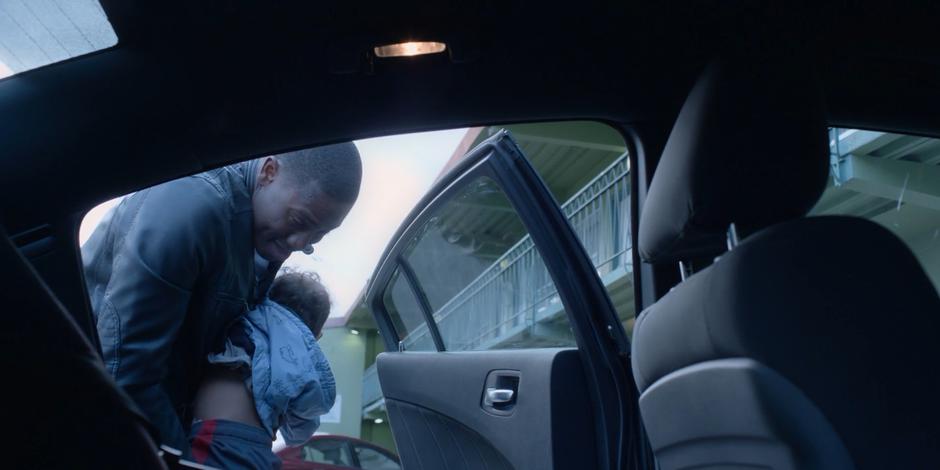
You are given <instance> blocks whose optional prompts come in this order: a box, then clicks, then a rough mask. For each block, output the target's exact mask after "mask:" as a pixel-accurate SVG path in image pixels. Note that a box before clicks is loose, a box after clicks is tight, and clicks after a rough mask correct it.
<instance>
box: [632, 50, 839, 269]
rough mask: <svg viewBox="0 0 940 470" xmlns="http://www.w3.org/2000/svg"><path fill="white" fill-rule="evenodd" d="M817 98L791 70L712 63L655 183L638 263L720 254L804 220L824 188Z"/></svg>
mask: <svg viewBox="0 0 940 470" xmlns="http://www.w3.org/2000/svg"><path fill="white" fill-rule="evenodd" d="M828 153H829V147H828V143H827V128H826V119H825V114H824V111H823V105H822V99H821V93H820V91H819V89H818V84H817V82H816V81H815V79H814V76H813V74H812V72H811V71H810V68H809V67H807V66H806V64H802V63H799V62H796V61H793V60H777V59H774V60H770V59H764V58H762V59H760V60H740V59H735V60H727V59H723V60H717V61H715V62H713V63H712V64H710V65H709V66H708V67H707V68H706V69H705V71H704V72H703V73H702V75H701V77H699V79H698V81H697V82H696V84H695V86H694V87H693V88H692V91H691V92H690V93H689V96H688V98H686V101H685V104H684V105H683V106H682V109H681V111H680V112H679V117H678V118H677V119H676V123H675V125H674V126H673V128H672V132H671V133H670V135H669V140H668V141H667V142H666V146H665V148H664V150H663V154H662V158H661V159H660V161H659V164H658V166H657V168H656V172H655V174H654V175H653V181H652V183H651V184H650V189H649V193H648V195H647V199H646V202H645V204H644V206H643V212H642V216H641V218H640V227H639V235H638V238H639V243H638V245H639V250H640V256H641V257H642V258H643V259H644V260H645V261H647V262H651V263H661V262H675V261H681V260H691V259H700V258H705V257H711V256H714V255H717V254H720V253H721V252H722V251H724V248H725V246H726V233H727V230H728V226H729V225H730V224H731V223H734V224H735V226H736V228H737V229H738V231H739V233H742V234H747V233H750V232H753V231H755V230H758V229H760V228H763V227H766V226H769V225H772V224H775V223H778V222H782V221H784V220H788V219H792V218H795V217H800V216H802V215H805V214H806V212H807V211H809V209H811V208H812V206H813V204H814V203H815V202H816V200H817V199H818V198H819V196H820V194H822V191H823V190H824V189H825V186H826V179H827V176H828V172H829V159H828Z"/></svg>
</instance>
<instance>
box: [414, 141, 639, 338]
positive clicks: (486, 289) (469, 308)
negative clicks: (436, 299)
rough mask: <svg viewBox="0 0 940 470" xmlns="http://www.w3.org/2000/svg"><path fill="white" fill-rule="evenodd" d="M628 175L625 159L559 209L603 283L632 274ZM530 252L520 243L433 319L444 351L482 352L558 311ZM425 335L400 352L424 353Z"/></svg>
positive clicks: (527, 243)
mask: <svg viewBox="0 0 940 470" xmlns="http://www.w3.org/2000/svg"><path fill="white" fill-rule="evenodd" d="M629 171H630V161H629V159H628V158H627V154H623V155H621V156H620V157H619V158H618V159H617V160H616V161H614V163H612V164H611V165H610V166H608V167H607V168H606V169H605V170H604V171H602V172H601V173H600V174H599V175H598V176H597V177H596V178H594V179H593V180H592V181H591V182H590V183H588V184H587V185H585V187H584V188H582V189H581V191H579V192H578V193H577V194H575V195H574V196H573V197H571V198H570V199H569V200H568V202H566V203H565V204H564V205H563V206H562V211H563V212H564V214H565V216H566V217H567V218H568V221H569V222H570V223H571V226H572V228H573V229H574V231H575V232H576V233H577V235H578V238H579V239H580V240H581V244H582V245H583V246H584V249H585V251H586V252H587V254H588V256H589V257H590V258H591V261H592V262H593V263H594V266H595V267H596V268H597V270H598V274H600V275H601V276H603V275H604V274H606V273H608V272H610V271H613V270H614V269H617V268H621V267H625V268H626V269H627V270H631V269H632V255H631V254H630V233H629V223H630V188H629V179H628V178H627V176H628V174H629ZM534 248H535V245H534V243H533V242H532V240H531V238H529V236H526V237H524V238H523V239H522V240H520V241H519V242H518V243H516V244H515V245H514V246H513V247H512V248H510V249H509V250H508V251H507V252H506V253H505V254H503V256H501V257H500V258H499V259H497V260H496V261H495V262H494V263H493V264H492V265H491V266H490V267H489V268H487V269H486V270H485V271H483V273H482V274H480V276H478V277H477V278H476V279H475V280H474V281H473V282H471V283H470V284H469V285H468V286H467V287H466V288H464V289H463V290H462V291H461V292H460V293H458V294H457V295H456V296H454V298H452V299H451V300H450V301H448V302H447V303H446V304H444V305H443V306H442V307H441V308H440V309H439V310H438V311H437V312H435V313H434V318H435V320H436V321H437V324H438V328H439V330H440V332H441V336H442V339H443V340H444V344H445V346H446V348H447V349H448V350H450V351H459V350H471V349H485V345H488V344H495V343H498V342H499V340H500V339H501V338H506V337H508V336H511V335H515V334H517V333H518V332H520V331H523V330H525V329H527V328H531V327H534V326H535V325H536V324H538V323H540V322H543V321H545V320H547V319H550V318H551V317H553V316H556V315H558V314H559V313H561V312H562V311H563V310H562V309H561V304H560V301H559V299H558V296H557V293H556V291H555V286H554V283H553V282H552V280H551V278H550V276H549V274H548V271H547V269H546V268H545V265H544V263H543V262H542V258H541V256H540V255H539V254H538V252H537V251H536V250H535V249H534ZM428 336H429V332H428V330H427V327H426V326H422V327H419V328H417V329H415V330H414V331H412V332H411V334H409V335H408V336H407V337H406V338H405V339H404V345H405V349H406V350H407V349H421V348H414V346H416V345H420V344H429V343H430V341H428V339H429V338H428ZM571 341H572V343H573V340H571ZM569 344H571V343H569Z"/></svg>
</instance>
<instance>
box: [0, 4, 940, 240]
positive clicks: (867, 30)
mask: <svg viewBox="0 0 940 470" xmlns="http://www.w3.org/2000/svg"><path fill="white" fill-rule="evenodd" d="M101 3H102V6H103V7H104V9H105V11H106V12H107V14H108V17H109V20H110V22H111V24H112V25H113V27H114V29H115V31H116V32H117V35H118V45H117V46H116V47H114V48H112V49H108V50H105V51H101V52H98V53H94V54H91V55H87V56H83V57H78V58H74V59H71V60H68V61H65V62H61V63H57V64H53V65H50V66H47V67H43V68H40V69H36V70H33V71H29V72H25V73H22V74H19V75H15V76H13V77H10V78H7V79H5V80H2V81H0V116H5V117H6V120H5V122H4V124H5V125H3V126H0V145H2V147H0V148H2V154H0V155H2V158H3V159H4V164H5V168H6V170H7V171H5V172H3V177H2V178H3V182H4V184H3V185H2V188H3V191H4V192H5V194H3V198H2V201H3V202H2V205H0V217H2V223H3V224H4V225H5V226H6V227H7V228H8V229H9V230H10V231H12V232H16V231H18V230H22V229H25V228H28V227H31V226H33V225H35V224H39V223H43V222H46V221H49V220H52V219H55V218H58V217H62V216H65V215H68V214H72V213H75V212H76V211H82V210H87V209H88V208H90V207H91V206H92V205H94V204H96V203H98V202H101V201H103V200H105V199H107V198H110V197H114V196H117V195H120V194H124V193H126V192H129V191H133V190H136V189H139V188H141V187H146V186H148V185H151V184H155V183H157V182H161V181H165V180H168V179H172V178H175V177H179V176H182V175H185V174H191V173H195V172H198V171H201V170H204V169H207V168H211V167H216V166H219V165H222V164H225V163H229V162H233V161H239V160H244V159H247V158H250V157H253V156H257V155H263V154H265V153H269V152H277V151H283V150H288V149H293V148H298V147H304V146H310V145H315V144H322V143H328V142H333V141H338V140H347V139H354V138H363V137H370V136H378V135H387V134H394V133H402V132H412V131H419V130H430V129H443V128H452V127H462V126H468V125H477V124H486V123H494V122H519V121H534V120H554V119H568V118H596V119H603V120H610V121H615V122H622V123H636V124H639V123H658V125H659V126H660V127H661V128H662V129H663V132H665V131H666V130H667V129H668V125H669V123H670V122H671V120H672V118H673V117H674V115H675V113H676V112H677V110H678V107H679V106H680V105H681V102H682V100H683V98H684V97H685V94H686V93H687V91H688V88H689V86H690V85H691V83H692V82H693V80H694V78H695V76H696V73H697V72H698V71H699V70H700V69H701V67H702V66H703V65H704V64H705V63H706V62H707V61H708V60H709V58H711V57H713V56H714V55H716V54H718V53H720V52H722V51H729V50H734V51H738V52H742V51H744V52H750V53H754V54H758V55H760V54H764V53H765V52H766V51H768V50H805V51H808V52H809V53H810V55H811V56H812V57H813V59H814V60H815V61H816V63H817V66H818V69H819V70H820V73H821V76H822V77H823V81H824V84H825V91H826V97H827V100H828V107H829V114H830V121H831V122H833V123H837V124H840V125H843V126H856V127H877V128H882V129H887V130H902V131H907V132H918V133H925V134H940V123H938V121H940V119H938V117H937V116H938V113H937V110H938V109H940V59H938V54H937V47H936V38H935V37H933V36H934V31H935V25H936V24H937V22H936V20H937V19H938V18H940V6H937V5H924V6H904V5H898V4H892V5H887V4H886V5H878V3H877V2H872V3H869V2H851V1H842V2H828V3H825V4H816V3H814V2H807V3H813V5H807V6H798V5H790V4H789V3H795V2H753V1H718V0H715V1H687V2H675V1H673V2H641V1H622V2H595V1H593V0H583V1H579V2H568V3H564V4H558V5H554V4H553V5H546V4H543V3H542V2H535V1H524V0H506V1H482V2H457V1H454V2H413V1H403V2H383V3H377V4H375V5H371V4H363V3H360V2H341V1H330V2H310V1H280V2H262V1H256V2H247V1H235V0H229V1H222V0H217V1H204V2H191V1H182V0H173V1H170V0H165V1H161V2H148V1H143V0H139V1H131V0H102V2H101ZM784 3H787V4H786V5H784ZM883 3H887V2H883ZM924 3H925V4H926V2H924ZM406 39H429V40H443V41H445V42H447V43H448V46H449V47H450V50H451V53H450V55H445V54H440V55H437V56H427V57H421V58H409V59H391V60H375V61H372V62H371V63H370V62H369V61H368V60H366V58H365V57H366V51H368V50H370V49H371V48H372V47H373V46H375V45H378V44H383V43H389V42H396V41H400V40H406ZM24 201H29V203H28V204H27V203H24Z"/></svg>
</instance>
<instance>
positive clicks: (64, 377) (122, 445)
mask: <svg viewBox="0 0 940 470" xmlns="http://www.w3.org/2000/svg"><path fill="white" fill-rule="evenodd" d="M0 266H2V269H0V272H2V278H0V282H2V285H3V288H2V289H0V292H2V294H0V305H2V306H3V312H4V314H3V325H2V327H0V337H2V341H0V364H2V371H3V374H4V380H3V386H2V388H3V395H2V396H3V403H2V408H3V413H2V414H0V416H2V422H3V426H4V427H5V428H6V429H5V432H4V433H3V434H4V435H5V436H7V437H5V438H3V452H2V454H0V466H2V467H3V468H37V469H39V468H41V469H56V468H63V469H65V468H68V469H75V468H94V469H110V468H133V469H135V470H144V469H159V468H166V467H165V466H164V464H163V462H162V460H161V459H160V457H159V456H158V453H157V449H156V448H155V446H154V444H153V441H152V440H151V439H150V437H149V435H148V434H147V432H146V429H145V427H144V425H143V424H142V423H143V422H144V421H143V418H142V417H141V415H139V414H138V413H136V412H134V411H133V410H134V408H133V405H131V402H130V401H129V398H127V396H126V395H125V394H124V393H123V392H121V391H120V390H119V389H118V388H117V386H116V385H115V383H114V381H113V380H111V377H110V376H109V375H108V374H107V372H106V371H105V370H104V366H103V365H102V363H101V359H100V357H99V356H98V354H97V352H96V351H95V350H94V348H93V347H92V346H91V344H90V343H89V342H88V341H87V339H86V338H85V337H84V336H83V335H82V333H81V332H80V330H79V328H78V326H77V325H76V324H75V323H74V321H73V320H72V317H70V316H69V315H68V314H67V313H66V312H65V310H64V308H63V307H62V305H61V304H60V303H59V302H58V301H57V300H56V298H55V296H54V295H53V294H52V292H51V291H49V289H48V288H47V287H46V286H45V284H44V283H43V282H42V281H41V280H40V279H39V277H38V276H37V275H36V273H35V271H33V269H32V267H31V266H30V265H29V264H28V263H27V262H26V260H25V259H24V258H23V257H22V256H21V255H20V253H19V252H18V250H17V249H16V247H15V246H14V245H13V243H12V242H11V241H10V239H9V238H8V237H7V235H6V233H5V232H4V231H3V230H2V229H0Z"/></svg>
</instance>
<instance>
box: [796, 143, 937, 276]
mask: <svg viewBox="0 0 940 470" xmlns="http://www.w3.org/2000/svg"><path fill="white" fill-rule="evenodd" d="M829 146H830V178H829V183H828V187H827V188H826V191H825V192H824V193H823V195H822V197H821V198H820V199H819V202H818V203H817V204H816V206H815V207H814V208H813V210H812V212H811V213H810V214H811V215H850V216H855V217H861V218H864V219H868V220H871V221H873V222H876V223H878V224H880V225H882V226H884V227H886V228H887V229H888V230H890V231H892V232H893V233H894V234H895V235H897V236H898V237H899V238H901V240H903V241H904V243H905V244H907V246H908V247H909V248H910V249H911V251H913V252H914V255H915V256H917V259H918V260H919V261H920V263H921V265H922V266H923V268H924V270H925V271H926V272H927V275H928V276H929V277H930V279H931V281H932V282H933V284H934V286H937V287H938V288H940V166H938V164H940V139H935V138H929V137H920V136H912V135H903V134H894V133H890V132H877V131H869V130H860V129H842V128H833V129H830V138H829ZM872 248H873V249H876V247H872ZM860 255H861V254H860Z"/></svg>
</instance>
